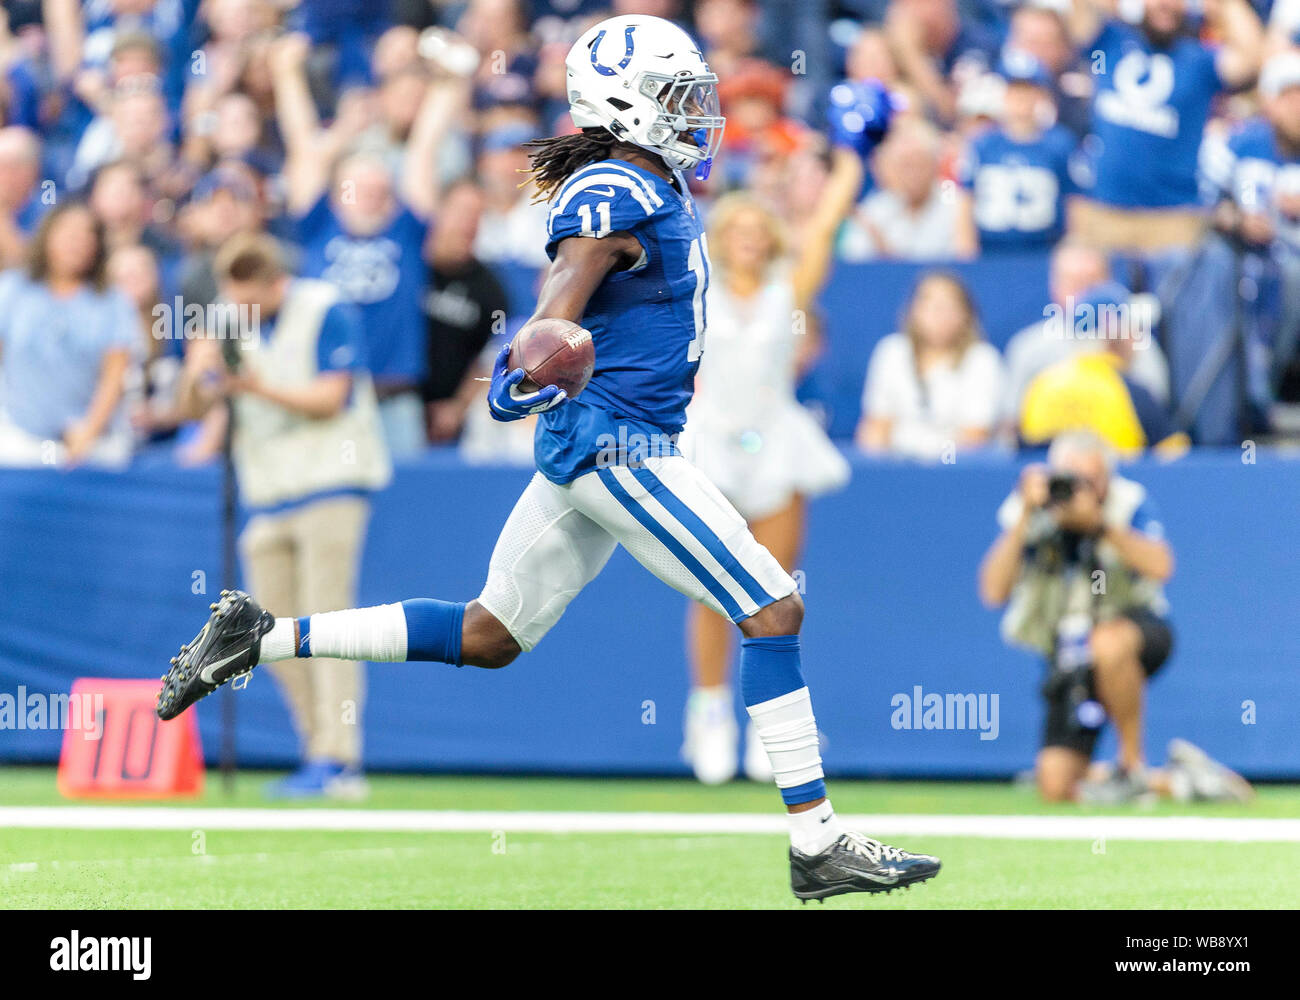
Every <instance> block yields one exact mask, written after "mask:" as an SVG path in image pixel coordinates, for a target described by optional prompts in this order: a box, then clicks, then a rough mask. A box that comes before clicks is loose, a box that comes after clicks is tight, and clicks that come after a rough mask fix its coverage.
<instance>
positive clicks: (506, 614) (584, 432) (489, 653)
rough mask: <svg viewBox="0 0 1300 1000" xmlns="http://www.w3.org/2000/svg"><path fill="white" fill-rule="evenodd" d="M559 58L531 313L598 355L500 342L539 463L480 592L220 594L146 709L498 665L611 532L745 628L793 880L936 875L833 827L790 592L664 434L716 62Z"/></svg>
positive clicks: (607, 42) (650, 22)
mask: <svg viewBox="0 0 1300 1000" xmlns="http://www.w3.org/2000/svg"><path fill="white" fill-rule="evenodd" d="M567 72H568V80H569V86H568V93H569V102H570V114H571V115H572V116H573V119H574V124H575V125H576V126H577V127H578V128H579V130H580V131H579V132H577V133H576V134H571V135H564V136H556V137H553V138H549V139H539V140H537V141H536V142H535V143H534V145H533V147H532V150H533V172H532V178H533V182H534V183H535V184H536V185H537V186H538V189H539V191H540V194H541V196H542V197H544V198H546V199H547V200H549V201H550V202H551V211H550V213H549V230H550V233H549V239H548V242H547V250H548V253H549V254H551V255H552V256H553V263H552V265H551V268H550V270H549V271H548V272H547V276H546V280H545V281H544V283H543V286H542V289H541V293H540V295H539V298H538V305H537V310H536V313H535V314H534V319H535V320H537V319H543V318H550V319H564V320H569V321H572V322H576V321H577V320H580V319H581V320H584V321H585V322H586V323H587V324H588V326H589V327H590V328H591V333H592V338H593V340H594V342H595V351H596V357H597V359H599V360H598V362H597V368H596V371H595V374H594V375H593V376H592V378H591V381H590V382H589V383H588V384H587V386H586V388H585V389H584V390H583V393H582V396H581V398H579V399H569V398H568V396H567V395H566V394H565V393H564V392H563V391H562V390H561V389H559V388H558V387H556V386H553V385H552V386H544V387H542V388H541V389H538V390H537V391H536V392H522V391H521V390H520V388H519V383H520V382H521V381H522V380H523V378H524V371H523V369H521V368H516V369H514V370H513V371H511V370H510V368H509V365H508V358H509V348H508V347H507V348H504V349H503V350H502V351H501V353H500V354H499V355H498V357H497V362H496V365H495V368H494V371H493V375H492V385H491V388H490V389H489V391H488V403H489V406H490V407H491V410H492V412H493V414H494V415H495V416H496V418H497V419H498V420H517V419H522V418H524V417H526V416H528V415H530V414H532V413H541V419H540V421H539V424H538V432H537V445H536V459H537V465H538V473H537V475H536V476H534V477H533V480H532V482H531V483H530V484H529V485H528V487H527V488H526V489H525V490H524V493H523V495H522V496H521V497H520V498H519V502H518V503H517V504H516V506H515V509H514V511H513V512H512V513H511V515H510V517H509V519H508V520H507V521H506V524H505V527H504V529H503V530H502V532H501V536H500V538H499V539H498V540H497V545H496V549H495V550H494V552H493V554H492V560H491V563H490V564H489V567H488V579H487V584H486V585H485V587H484V588H483V591H482V593H481V594H480V595H479V597H478V598H477V599H476V600H473V601H470V602H468V603H460V602H449V601H437V600H431V599H428V598H417V599H414V600H408V601H404V602H402V603H400V604H389V605H384V606H382V607H375V608H360V609H355V610H351V611H341V612H335V613H332V614H314V615H311V616H308V617H303V618H297V619H295V618H275V617H274V616H273V615H271V614H270V613H269V612H267V611H264V610H263V609H262V608H261V607H260V606H259V605H258V604H257V603H256V602H255V601H254V600H253V599H252V598H251V597H249V596H248V595H247V594H245V593H242V592H240V591H230V592H228V593H225V594H223V595H222V598H221V601H220V602H219V603H218V606H217V608H216V610H215V611H214V613H213V615H212V616H211V617H210V618H209V619H208V623H207V624H206V625H205V626H204V628H203V631H202V632H201V633H200V635H199V636H198V637H197V638H196V639H194V640H192V642H191V643H189V644H187V645H186V647H185V649H184V650H183V651H182V653H181V655H180V657H179V658H178V659H177V660H176V661H175V663H174V664H173V666H172V669H171V670H170V671H169V672H168V674H167V676H166V680H165V683H164V685H163V688H162V690H161V691H160V692H159V695H158V714H159V716H160V717H161V718H164V719H169V718H174V717H175V716H176V715H178V714H179V713H181V712H183V711H184V710H185V709H186V708H187V707H188V706H189V705H191V704H193V703H194V702H195V701H197V700H198V699H199V698H202V697H204V696H205V695H207V694H210V693H211V692H212V691H215V690H216V689H217V688H218V687H219V686H220V685H222V684H224V683H226V682H227V681H229V680H231V679H232V678H234V677H237V676H241V675H243V674H246V673H247V672H248V671H250V670H252V669H253V668H254V667H256V666H257V665H258V664H259V663H271V662H277V661H280V660H284V659H287V658H290V657H292V656H294V655H297V654H302V655H308V656H325V657H347V658H352V659H372V660H393V661H396V660H433V661H437V662H441V663H452V664H466V663H468V664H472V665H474V666H479V667H487V668H499V667H504V666H506V665H507V664H509V663H510V662H511V661H513V660H514V659H515V657H517V656H518V655H519V654H520V653H521V652H524V651H527V650H530V649H532V648H533V647H534V646H536V645H537V643H538V642H540V641H541V640H542V638H543V637H544V636H545V635H546V633H547V632H548V631H549V630H550V629H551V627H552V626H553V625H554V624H555V623H556V622H557V621H559V619H560V616H561V615H562V614H563V613H564V609H565V608H566V607H567V605H568V603H569V601H571V600H572V599H573V598H574V597H575V596H577V594H578V593H579V592H581V591H582V589H583V588H584V587H585V586H586V585H587V584H588V583H590V582H591V581H592V580H593V579H595V577H596V576H597V575H598V574H599V573H600V571H601V569H603V568H604V566H605V563H606V562H607V561H608V560H609V557H610V556H611V555H612V554H613V552H614V549H615V548H617V547H618V545H619V544H622V545H624V546H625V547H626V548H627V549H628V551H629V552H630V553H631V554H632V555H633V556H634V557H635V558H636V559H637V560H638V561H639V562H640V563H641V564H642V565H643V566H645V567H646V568H647V569H649V570H650V571H651V572H652V573H654V574H655V575H656V576H658V577H659V579H661V580H662V581H663V582H665V583H667V584H668V585H669V586H671V587H673V588H675V589H676V590H678V591H680V592H681V593H684V594H686V595H687V596H689V597H692V598H694V599H695V600H697V601H703V602H705V603H707V604H708V605H709V606H710V607H711V608H712V609H713V610H715V611H717V612H719V613H725V614H727V616H728V617H729V618H731V620H732V621H734V622H735V623H736V625H737V626H738V627H739V628H740V631H741V633H742V634H743V635H744V636H745V639H744V641H743V643H742V650H743V651H742V654H741V665H740V683H741V691H742V693H743V695H744V699H745V704H746V706H747V707H748V709H749V713H750V716H751V718H753V720H754V725H755V726H756V728H757V729H758V732H759V738H760V739H761V740H762V741H763V745H764V747H765V748H766V749H767V752H768V756H769V759H770V761H771V764H772V770H773V773H774V774H775V777H776V784H777V786H778V788H779V789H780V790H781V797H782V800H783V801H784V803H785V806H786V812H787V813H788V814H789V817H790V819H789V822H790V849H789V864H790V884H791V889H792V890H793V892H794V894H795V895H796V896H797V897H798V898H800V899H805V900H807V899H821V898H824V897H826V896H834V895H838V894H840V893H845V892H882V891H889V890H892V889H895V888H898V887H899V886H903V885H909V884H911V883H914V882H920V881H924V880H926V879H929V878H932V877H934V876H935V875H936V874H938V871H939V861H938V859H937V858H933V857H929V856H927V855H920V854H912V853H910V852H908V851H902V850H899V849H898V848H895V847H890V846H888V845H887V844H882V843H881V842H880V841H878V840H872V839H870V838H868V837H864V836H863V835H862V834H860V833H856V832H854V831H850V830H846V829H845V828H844V827H843V826H842V825H841V822H840V820H839V818H838V817H837V816H836V815H835V811H834V810H833V809H832V807H831V804H830V800H829V799H828V798H827V797H826V783H825V780H824V775H823V771H822V765H821V756H820V752H819V749H818V739H817V722H816V719H815V718H814V717H813V711H812V701H811V698H810V696H809V694H808V688H807V686H806V685H805V683H804V680H803V675H802V672H801V668H800V653H799V628H800V626H801V624H802V621H803V600H802V598H800V596H799V592H798V587H797V586H796V584H795V582H794V580H793V579H791V577H790V575H789V574H788V573H786V572H785V570H783V569H782V568H781V566H780V564H779V563H778V562H777V561H776V559H774V558H773V557H772V554H771V553H770V552H768V551H767V550H766V549H765V548H763V546H761V545H760V544H758V542H756V541H755V540H754V536H753V535H751V534H750V533H749V530H748V528H747V527H746V525H745V522H744V519H743V518H742V517H741V516H740V515H739V514H738V513H736V511H735V508H733V507H732V506H731V505H730V504H729V503H727V501H726V500H725V499H724V498H723V497H722V495H721V494H720V493H719V492H718V490H717V487H715V486H714V485H713V484H712V483H710V482H709V481H708V479H706V478H705V477H704V475H703V473H701V472H700V471H699V470H698V469H696V468H695V466H693V465H691V463H690V462H688V461H687V460H686V459H685V458H683V457H682V456H681V454H679V453H678V452H677V450H676V448H675V446H674V443H673V442H674V439H675V437H676V435H677V434H678V433H680V431H681V429H682V426H683V424H684V422H685V418H686V414H685V409H686V404H687V403H688V402H689V401H690V397H691V392H692V384H693V381H694V375H695V370H696V368H697V366H698V362H699V357H700V351H701V349H702V347H703V336H704V332H705V321H706V312H705V302H706V300H705V293H706V292H707V290H708V282H709V261H708V255H707V253H706V244H705V240H704V238H703V236H704V233H703V228H702V226H701V224H700V221H699V218H698V215H697V212H696V208H695V202H694V199H693V198H692V197H691V194H690V190H689V188H688V187H687V182H686V178H685V177H684V176H683V174H682V171H683V170H686V169H689V168H692V167H693V168H695V176H696V178H697V179H703V178H704V177H707V175H708V170H709V167H710V166H711V161H712V158H713V155H714V153H715V152H716V151H717V148H718V145H719V142H720V141H721V138H722V130H723V126H724V124H725V119H723V118H722V116H721V115H719V114H718V110H717V109H718V103H717V79H718V78H717V77H716V76H715V75H714V74H713V73H712V72H710V70H709V68H708V65H707V64H706V63H705V62H704V59H703V57H702V56H701V55H700V52H699V49H698V47H697V45H696V43H695V41H694V40H693V39H691V38H690V36H688V35H687V34H686V33H685V32H684V31H682V30H681V29H680V28H678V27H676V26H675V25H673V24H671V23H670V22H667V21H663V20H661V19H659V18H655V17H650V16H647V15H629V16H624V17H615V18H609V19H607V20H605V21H601V22H600V23H598V24H596V25H595V26H594V27H592V28H590V29H588V30H587V31H586V32H584V33H583V35H582V36H581V37H579V39H578V40H577V42H576V43H575V44H574V46H573V48H572V49H570V51H569V57H568V61H567ZM616 442H623V443H625V444H626V445H628V447H620V446H619V445H618V444H615V443H616ZM632 442H646V447H644V448H638V447H636V446H634V445H632ZM647 451H653V452H654V453H653V454H649V455H646V452H647ZM629 640H630V641H634V635H629Z"/></svg>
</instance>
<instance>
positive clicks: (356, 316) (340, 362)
mask: <svg viewBox="0 0 1300 1000" xmlns="http://www.w3.org/2000/svg"><path fill="white" fill-rule="evenodd" d="M278 319H279V316H278V315H276V316H272V317H271V318H270V319H267V318H265V317H263V318H262V321H261V323H260V324H259V325H258V335H259V336H261V338H262V339H263V340H265V341H266V342H267V343H270V341H271V338H272V337H274V336H275V325H276V321H277V320H278ZM316 368H317V370H318V371H319V372H321V373H322V374H324V373H325V372H349V373H351V372H363V371H365V370H366V341H365V335H364V334H363V333H362V328H361V313H360V311H359V310H358V309H357V307H356V306H354V305H352V304H351V303H350V302H335V303H334V304H333V305H332V306H330V307H329V308H328V309H327V310H325V315H324V316H323V317H321V324H320V333H319V334H318V335H317V338H316Z"/></svg>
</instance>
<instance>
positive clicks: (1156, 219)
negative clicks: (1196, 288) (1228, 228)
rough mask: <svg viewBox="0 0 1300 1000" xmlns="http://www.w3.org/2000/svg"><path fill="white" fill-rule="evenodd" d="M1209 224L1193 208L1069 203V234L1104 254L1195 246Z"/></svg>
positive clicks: (1082, 201) (1205, 217)
mask: <svg viewBox="0 0 1300 1000" xmlns="http://www.w3.org/2000/svg"><path fill="white" fill-rule="evenodd" d="M1208 225H1209V219H1208V217H1207V216H1206V214H1205V213H1204V212H1202V211H1200V210H1199V209H1195V208H1153V209H1143V208H1118V207H1116V206H1114V205H1107V204H1104V203H1102V202H1099V201H1092V200H1090V199H1087V198H1077V199H1075V200H1074V202H1073V203H1072V204H1071V205H1070V236H1071V237H1073V238H1074V239H1077V240H1080V241H1082V242H1084V243H1087V244H1089V245H1091V246H1095V247H1096V248H1097V249H1099V250H1104V251H1106V252H1107V253H1114V252H1117V251H1130V252H1144V251H1152V250H1170V249H1176V248H1190V247H1194V246H1196V245H1197V244H1198V243H1200V241H1201V238H1202V237H1203V236H1204V235H1205V231H1206V228H1207V227H1208Z"/></svg>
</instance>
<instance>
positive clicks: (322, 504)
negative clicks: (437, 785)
mask: <svg viewBox="0 0 1300 1000" xmlns="http://www.w3.org/2000/svg"><path fill="white" fill-rule="evenodd" d="M213 270H214V273H215V275H216V278H217V283H218V286H219V290H220V295H221V299H222V300H223V301H224V302H225V303H228V304H229V305H230V306H231V307H232V312H237V314H238V328H237V330H236V331H234V332H237V333H238V341H236V340H234V339H230V338H229V337H226V339H224V340H223V339H221V336H222V335H224V334H226V333H228V332H231V331H218V332H215V333H213V334H212V335H211V336H209V337H208V338H206V339H202V340H194V341H191V342H190V347H189V350H188V351H187V354H186V359H185V372H184V373H183V375H182V379H181V389H180V394H179V395H180V406H181V407H182V409H183V410H185V411H187V412H188V413H189V415H190V416H199V415H201V414H202V413H204V412H205V411H206V410H207V409H209V408H210V407H212V406H214V405H216V404H218V403H220V402H221V401H222V400H224V399H228V400H230V402H231V405H232V414H233V415H232V419H233V421H234V424H233V431H232V437H231V457H232V459H233V461H234V466H235V474H236V478H237V480H238V484H239V498H240V502H241V503H242V505H243V507H244V509H245V512H246V513H247V514H248V523H247V526H246V527H245V528H244V530H243V533H242V534H241V536H240V549H241V557H242V562H243V570H244V579H245V580H246V581H247V586H248V589H249V590H250V591H251V592H252V593H253V594H255V595H256V596H257V599H258V600H259V601H260V602H262V603H263V604H264V605H265V606H266V607H267V608H268V609H269V610H270V611H272V612H273V613H274V614H278V615H285V616H287V615H304V614H306V613H307V611H308V610H310V609H314V608H326V609H329V610H336V609H339V608H346V607H349V606H350V605H352V604H355V603H356V584H357V576H358V573H359V569H360V561H361V553H362V547H363V545H364V542H365V533H366V523H367V521H368V519H369V515H370V499H369V498H370V494H371V493H372V492H374V491H375V490H378V489H382V488H383V487H384V486H386V485H387V484H388V480H389V478H390V472H391V470H390V465H389V459H388V452H387V449H386V448H385V446H384V441H383V438H382V435H381V430H380V420H379V413H378V407H377V404H376V401H375V392H374V386H373V384H372V382H371V379H370V375H369V373H368V372H367V370H366V368H365V366H364V358H365V343H364V339H363V337H362V333H361V324H360V321H359V318H358V316H357V308H356V306H354V305H352V304H350V303H347V302H344V301H343V300H342V297H341V295H340V293H339V292H338V291H337V289H335V288H334V287H333V286H332V285H330V284H328V283H326V282H323V281H318V280H312V279H307V278H294V277H292V276H291V275H289V274H288V273H287V271H286V270H285V267H284V261H283V257H282V254H281V251H280V248H279V246H278V244H277V243H276V242H275V241H274V240H273V239H271V238H270V237H269V236H266V235H263V234H256V233H242V234H239V235H236V236H233V237H231V239H230V240H229V241H227V242H226V243H225V244H223V245H222V247H221V249H220V250H219V251H218V252H217V256H216V260H215V263H214V265H213ZM231 322H232V324H233V323H234V322H235V320H234V317H232V320H231ZM214 607H215V605H214ZM273 673H274V674H275V677H276V679H277V680H278V681H279V682H280V686H281V688H282V689H283V691H284V694H285V698H286V701H287V702H288V704H289V709H290V712H291V714H292V715H293V720H294V724H295V726H296V727H297V730H298V733H299V735H300V737H301V739H302V750H303V764H302V767H301V768H300V769H299V770H298V771H297V772H296V773H294V774H292V775H290V776H289V777H288V778H287V779H285V780H284V781H282V782H280V783H279V784H278V785H276V786H274V787H273V788H272V789H271V791H272V794H274V795H278V796H284V797H294V798H307V797H319V796H333V797H341V798H348V797H356V796H359V795H361V794H363V793H364V791H365V785H364V781H363V779H362V778H361V773H360V764H361V723H360V720H361V703H362V697H363V687H364V677H363V675H362V672H361V664H359V663H355V662H352V661H345V660H335V659H328V660H325V659H322V660H315V661H312V662H311V663H310V664H309V663H308V661H307V660H305V659H289V660H284V661H282V662H280V663H277V664H275V666H274V667H273Z"/></svg>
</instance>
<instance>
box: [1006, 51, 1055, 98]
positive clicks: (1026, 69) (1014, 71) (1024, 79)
mask: <svg viewBox="0 0 1300 1000" xmlns="http://www.w3.org/2000/svg"><path fill="white" fill-rule="evenodd" d="M998 76H1000V77H1002V78H1003V79H1004V80H1006V81H1007V83H1032V84H1033V85H1034V86H1036V87H1043V88H1046V89H1050V88H1051V86H1052V74H1051V73H1049V72H1048V71H1047V67H1046V66H1044V65H1043V64H1042V63H1041V62H1039V61H1038V59H1037V58H1035V57H1034V56H1032V55H1030V54H1029V53H1028V52H1023V51H1021V50H1020V49H1004V50H1003V52H1002V58H1001V59H1000V60H999V61H998Z"/></svg>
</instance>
